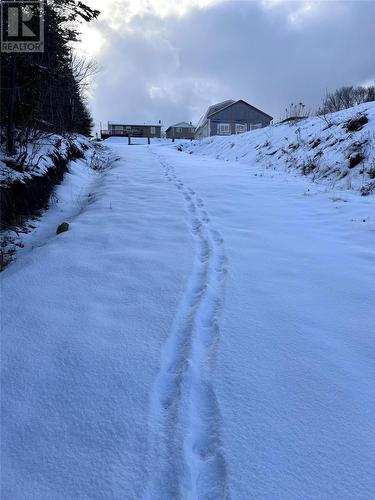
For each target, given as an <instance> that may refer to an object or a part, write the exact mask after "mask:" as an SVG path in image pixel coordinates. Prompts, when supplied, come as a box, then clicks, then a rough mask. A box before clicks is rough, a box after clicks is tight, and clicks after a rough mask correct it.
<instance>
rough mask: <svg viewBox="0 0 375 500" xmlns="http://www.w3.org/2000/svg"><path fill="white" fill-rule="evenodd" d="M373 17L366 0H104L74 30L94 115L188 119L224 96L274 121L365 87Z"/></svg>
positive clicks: (374, 63)
mask: <svg viewBox="0 0 375 500" xmlns="http://www.w3.org/2000/svg"><path fill="white" fill-rule="evenodd" d="M92 3H95V0H92ZM101 3H102V2H101ZM98 8H99V9H100V4H99V7H98ZM374 20H375V2H373V1H369V2H365V1H363V2H362V1H355V2H354V1H353V2H341V1H325V2H315V1H314V2H283V1H261V2H256V1H249V0H238V1H237V0H230V1H215V0H205V1H201V2H200V1H199V0H195V1H193V0H191V1H189V2H185V1H183V2H180V3H178V2H169V1H161V0H159V1H157V0H156V1H155V0H154V1H153V2H149V1H148V0H143V1H136V0H134V1H133V0H130V1H129V0H128V1H126V0H123V1H120V0H110V1H108V2H107V3H106V7H105V10H104V12H103V16H102V19H101V20H99V21H98V22H96V23H95V25H93V26H92V27H91V28H90V30H87V31H86V32H85V35H84V47H85V48H86V49H89V50H91V49H92V51H93V52H94V53H95V58H96V59H97V60H98V61H99V63H100V64H101V66H102V71H101V73H100V74H99V75H98V77H97V80H96V89H95V91H94V93H93V95H92V97H91V107H92V110H93V113H94V117H95V119H96V121H97V122H98V121H99V120H101V121H103V122H106V121H107V120H127V119H137V120H158V119H160V120H162V121H163V123H164V124H166V125H168V124H170V123H174V122H178V121H181V120H188V121H189V120H192V121H193V122H196V121H197V120H198V118H199V116H200V115H201V114H202V113H203V112H204V111H205V108H206V107H207V106H208V105H210V104H212V103H215V102H218V101H221V100H225V99H231V98H234V99H239V98H243V99H245V100H247V101H248V102H250V103H251V104H253V105H254V106H257V107H259V108H261V109H262V110H264V111H265V112H267V113H269V114H271V115H273V116H274V117H275V118H276V119H277V118H279V117H280V116H281V115H282V113H283V111H284V109H285V107H286V106H288V105H289V104H290V103H292V102H293V103H296V102H300V101H302V102H304V103H305V104H306V105H307V106H308V107H309V106H311V107H312V108H316V107H317V105H318V104H319V103H320V102H321V99H322V97H323V96H324V94H325V91H326V89H328V90H332V89H335V88H336V87H338V86H341V85H356V84H365V83H374V80H375V43H374ZM99 42H100V43H99Z"/></svg>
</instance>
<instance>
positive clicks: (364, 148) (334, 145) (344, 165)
mask: <svg viewBox="0 0 375 500" xmlns="http://www.w3.org/2000/svg"><path fill="white" fill-rule="evenodd" d="M178 147H179V148H180V149H181V150H183V151H186V152H188V153H190V154H193V153H195V154H200V155H204V156H211V157H215V158H216V159H222V160H232V161H238V162H244V163H249V164H251V165H252V166H254V168H256V166H257V165H259V166H261V167H263V168H269V169H274V170H279V171H283V172H285V171H288V172H293V171H297V172H299V173H300V174H302V175H306V176H309V177H311V178H312V179H313V180H314V181H317V182H325V183H327V184H328V185H329V186H330V187H335V188H339V189H354V190H358V191H360V192H361V194H362V195H367V194H370V193H371V192H374V191H375V102H369V103H365V104H360V105H359V106H355V107H353V108H350V109H347V110H344V111H339V112H337V113H332V114H329V115H325V116H317V117H313V118H307V119H304V120H300V121H297V122H295V121H294V122H289V123H281V124H277V125H271V126H269V127H266V128H263V129H260V130H254V131H252V132H247V133H244V134H241V135H231V136H225V137H220V136H215V137H210V138H207V139H204V140H202V141H194V142H193V143H185V144H182V145H180V146H178Z"/></svg>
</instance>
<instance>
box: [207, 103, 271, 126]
mask: <svg viewBox="0 0 375 500" xmlns="http://www.w3.org/2000/svg"><path fill="white" fill-rule="evenodd" d="M238 104H240V105H245V106H248V107H249V108H251V109H252V110H253V111H254V112H256V113H260V114H262V115H263V116H265V117H266V118H268V120H270V121H271V120H273V117H272V116H270V115H268V114H267V113H265V112H264V111H261V110H260V109H258V108H256V107H255V106H252V105H251V104H249V103H248V102H246V101H244V100H243V99H239V100H238V101H234V102H232V103H230V104H228V105H227V106H225V107H223V108H220V109H218V110H216V111H213V112H212V113H210V114H208V115H207V118H212V117H213V116H215V115H217V114H218V113H221V112H223V111H225V110H227V109H228V108H231V107H233V106H235V107H237V108H238V106H236V105H238Z"/></svg>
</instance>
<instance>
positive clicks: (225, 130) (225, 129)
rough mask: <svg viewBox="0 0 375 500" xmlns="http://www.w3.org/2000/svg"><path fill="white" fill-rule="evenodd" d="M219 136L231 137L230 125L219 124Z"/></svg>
mask: <svg viewBox="0 0 375 500" xmlns="http://www.w3.org/2000/svg"><path fill="white" fill-rule="evenodd" d="M217 135H230V123H218V124H217Z"/></svg>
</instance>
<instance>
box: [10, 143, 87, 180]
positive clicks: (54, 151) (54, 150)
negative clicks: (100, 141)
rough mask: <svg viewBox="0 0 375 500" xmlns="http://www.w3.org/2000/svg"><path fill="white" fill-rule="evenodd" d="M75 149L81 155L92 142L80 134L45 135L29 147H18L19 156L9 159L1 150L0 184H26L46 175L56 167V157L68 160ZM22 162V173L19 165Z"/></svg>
mask: <svg viewBox="0 0 375 500" xmlns="http://www.w3.org/2000/svg"><path fill="white" fill-rule="evenodd" d="M72 147H74V148H75V149H76V150H78V151H80V152H81V153H82V152H83V151H85V150H86V149H88V148H90V147H91V141H90V140H89V139H88V138H87V137H85V136H83V135H78V134H67V135H66V136H62V135H58V134H45V135H42V134H41V135H40V137H39V138H38V139H36V140H34V141H30V142H29V144H28V145H27V147H22V148H21V147H20V146H18V151H17V154H16V155H14V156H12V157H8V156H7V155H6V153H5V151H4V150H3V149H2V148H1V149H0V184H2V185H7V184H10V183H12V182H14V181H21V182H25V181H27V180H29V179H31V178H32V177H39V176H43V175H45V174H46V172H47V171H48V169H50V168H52V167H54V162H53V160H54V156H56V155H58V156H59V157H60V158H62V159H68V157H69V154H70V153H71V148H72ZM20 162H22V171H19V170H17V169H15V168H14V166H12V165H14V163H16V165H15V166H16V168H18V169H19V166H17V163H20Z"/></svg>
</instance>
